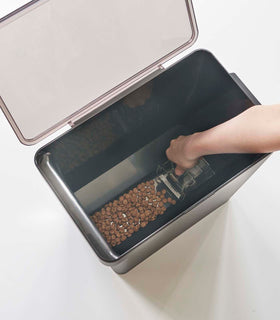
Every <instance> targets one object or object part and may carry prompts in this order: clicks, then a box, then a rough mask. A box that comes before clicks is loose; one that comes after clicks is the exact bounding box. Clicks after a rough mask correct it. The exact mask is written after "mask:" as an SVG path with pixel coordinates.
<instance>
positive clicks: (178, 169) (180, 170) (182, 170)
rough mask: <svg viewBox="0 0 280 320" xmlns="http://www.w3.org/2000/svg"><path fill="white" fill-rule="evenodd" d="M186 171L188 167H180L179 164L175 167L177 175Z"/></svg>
mask: <svg viewBox="0 0 280 320" xmlns="http://www.w3.org/2000/svg"><path fill="white" fill-rule="evenodd" d="M185 171H186V169H183V168H182V167H179V166H177V167H176V168H175V174H176V175H177V176H181V175H182V174H183V173H184V172H185Z"/></svg>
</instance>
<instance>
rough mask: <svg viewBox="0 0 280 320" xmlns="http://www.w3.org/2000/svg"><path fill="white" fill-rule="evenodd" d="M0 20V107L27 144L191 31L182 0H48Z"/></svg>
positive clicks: (182, 42)
mask: <svg viewBox="0 0 280 320" xmlns="http://www.w3.org/2000/svg"><path fill="white" fill-rule="evenodd" d="M39 4H40V5H38V4H37V5H35V6H34V7H33V6H31V7H29V8H26V9H25V10H24V11H22V12H20V13H18V14H16V15H15V16H13V17H12V18H10V19H8V20H5V21H4V22H2V23H1V24H0V47H1V51H0V74H1V77H0V96H1V107H2V109H3V110H4V113H5V114H6V116H7V117H8V119H9V121H10V123H11V125H12V126H13V128H14V130H15V132H16V134H17V135H18V137H19V139H20V140H21V142H23V143H25V144H33V143H35V142H37V141H39V140H41V138H42V137H43V136H46V135H47V134H48V133H50V132H51V131H53V130H54V128H56V127H57V128H58V127H59V126H61V125H62V124H66V123H67V122H68V121H69V120H70V119H71V116H73V115H77V113H78V112H79V110H82V109H84V108H85V107H86V106H88V105H90V103H91V102H93V101H96V99H98V97H100V96H102V95H103V94H104V93H106V92H108V91H110V90H111V89H112V88H114V87H116V86H118V85H120V84H121V83H123V82H124V81H126V80H127V79H129V78H131V77H132V76H133V75H135V74H137V73H139V72H141V71H142V70H144V69H145V68H147V67H148V66H151V65H153V64H154V63H155V62H157V61H160V60H161V59H162V58H164V57H166V56H167V55H169V54H170V53H171V52H173V51H174V50H176V49H180V48H182V46H189V45H190V43H191V42H193V41H194V39H195V37H196V34H195V32H196V29H195V26H194V21H193V19H194V17H193V15H192V10H191V4H190V3H189V1H187V2H186V1H185V0H153V1H151V0H134V1H131V0H119V1H113V0H106V1H96V0H75V1H73V2H71V1H68V0H48V1H44V0H43V1H42V2H40V3H39Z"/></svg>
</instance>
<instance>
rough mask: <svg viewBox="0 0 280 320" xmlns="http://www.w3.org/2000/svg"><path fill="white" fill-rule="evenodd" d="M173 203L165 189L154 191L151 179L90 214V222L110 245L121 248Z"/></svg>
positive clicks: (153, 183) (174, 201)
mask: <svg viewBox="0 0 280 320" xmlns="http://www.w3.org/2000/svg"><path fill="white" fill-rule="evenodd" d="M175 204H176V200H173V199H171V198H170V197H167V191H166V190H165V189H163V190H161V191H156V188H155V182H154V181H153V180H150V181H146V182H142V183H140V184H138V185H137V187H135V188H133V189H132V190H130V191H128V192H127V193H125V194H123V195H121V196H120V197H119V198H118V199H117V200H114V201H112V202H109V203H107V204H105V205H104V207H103V208H102V209H101V210H100V211H97V212H96V213H94V214H93V216H92V220H93V221H94V223H95V225H96V226H97V228H98V229H99V231H100V233H101V234H102V235H103V236H104V238H105V239H106V240H107V242H108V243H109V244H110V245H111V246H113V247H114V246H116V245H120V244H121V243H122V242H124V241H125V240H126V239H127V238H129V237H131V236H132V235H133V234H134V233H135V232H137V231H138V230H139V229H140V228H145V227H146V226H147V224H148V223H149V222H151V221H155V220H156V219H157V216H158V215H162V214H163V213H164V212H165V211H166V208H167V206H169V205H175Z"/></svg>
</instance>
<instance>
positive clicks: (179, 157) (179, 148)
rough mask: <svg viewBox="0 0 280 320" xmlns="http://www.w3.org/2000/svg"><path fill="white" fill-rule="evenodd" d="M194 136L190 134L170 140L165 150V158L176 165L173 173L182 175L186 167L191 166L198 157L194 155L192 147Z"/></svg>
mask: <svg viewBox="0 0 280 320" xmlns="http://www.w3.org/2000/svg"><path fill="white" fill-rule="evenodd" d="M194 137H195V134H192V135H189V136H180V137H178V138H177V139H174V140H171V142H170V146H169V148H168V149H167V150H166V156H167V158H168V159H169V160H170V161H172V162H174V163H175V164H176V165H177V166H176V168H175V174H176V175H178V176H180V175H182V174H183V173H184V172H185V171H186V170H187V169H190V168H192V167H193V166H194V165H195V164H196V162H197V161H198V158H199V157H198V156H196V155H195V150H194V147H193V140H194Z"/></svg>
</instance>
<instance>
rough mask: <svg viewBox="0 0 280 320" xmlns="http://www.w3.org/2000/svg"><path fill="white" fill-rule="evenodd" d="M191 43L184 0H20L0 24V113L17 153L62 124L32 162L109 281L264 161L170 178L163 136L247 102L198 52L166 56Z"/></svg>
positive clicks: (234, 81)
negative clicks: (15, 142)
mask: <svg viewBox="0 0 280 320" xmlns="http://www.w3.org/2000/svg"><path fill="white" fill-rule="evenodd" d="M197 35H198V31H197V26H196V22H195V16H194V12H193V7H192V3H191V1H189V0H186V1H185V0H153V1H143V0H141V1H129V0H120V1H117V2H116V1H112V0H108V1H105V2H102V1H93V0H76V1H73V2H71V3H69V1H67V0H49V1H32V2H30V3H27V4H26V5H25V6H24V7H22V8H19V9H18V10H17V11H15V12H13V13H11V14H9V15H8V16H6V17H4V18H2V20H1V24H0V46H1V51H0V74H1V77H0V95H1V108H2V110H3V112H4V114H5V115H6V117H7V119H8V121H9V122H10V124H11V125H12V127H13V129H14V131H15V133H16V135H17V136H18V138H19V140H20V141H21V142H22V143H24V144H26V145H32V144H35V143H36V142H38V141H40V140H42V139H43V138H45V137H47V136H48V135H49V134H51V133H53V132H54V131H56V130H58V129H59V128H62V127H64V126H69V130H68V131H66V133H64V134H63V135H61V136H60V137H58V138H56V139H55V140H53V141H52V142H50V143H49V144H47V145H46V146H44V147H43V148H41V149H40V150H39V151H38V152H37V153H36V155H35V163H36V166H37V167H38V169H39V170H40V172H41V173H42V175H43V177H44V178H45V179H46V181H47V182H48V184H49V185H50V186H51V188H52V190H53V191H54V192H55V193H56V195H57V197H58V198H59V200H60V201H61V202H62V204H63V205H64V207H65V209H66V211H67V212H68V213H69V214H70V216H71V217H72V218H73V220H74V222H75V223H76V225H77V227H78V228H79V229H80V230H81V233H82V234H83V235H84V237H85V238H86V240H87V241H88V243H89V244H90V246H91V247H92V249H93V251H94V252H95V253H96V255H97V256H98V257H99V259H100V260H101V262H103V263H104V264H106V265H108V266H111V267H112V268H113V270H114V271H116V272H117V273H125V272H127V271H129V270H130V269H131V268H133V267H134V266H136V265H137V264H139V263H140V262H141V261H143V260H144V259H145V258H147V257H148V256H150V255H151V254H152V253H154V252H155V251H157V250H158V249H160V248H161V247H162V246H164V245H165V244H167V243H168V242H169V241H171V240H172V239H173V238H175V237H176V236H178V235H179V234H180V233H182V232H183V231H185V230H186V229H188V228H190V227H191V226H192V225H193V224H195V223H196V222H198V221H199V220H201V219H202V218H203V217H205V216H206V215H208V214H209V213H210V212H211V211H213V210H214V209H216V208H218V207H219V206H221V205H222V204H224V203H225V202H226V201H228V200H229V198H230V197H231V196H232V195H233V194H234V193H235V192H236V191H237V190H238V188H239V187H240V186H241V185H242V184H243V183H244V182H245V181H246V180H247V179H248V178H249V177H250V176H251V175H252V174H253V173H254V172H255V171H256V170H257V168H258V167H259V166H260V165H261V164H262V163H263V162H264V161H265V159H266V158H267V157H268V155H266V154H237V155H233V154H226V155H225V154H222V155H212V156H207V157H204V158H202V159H200V161H199V163H198V164H197V165H196V166H195V167H194V168H193V169H192V170H190V171H187V172H186V173H185V174H184V175H183V176H182V177H180V178H178V177H176V176H175V175H174V172H173V169H174V166H173V164H172V163H170V162H168V161H167V158H166V155H165V150H166V149H167V147H168V146H169V143H170V141H171V140H172V139H174V138H176V137H178V136H179V135H188V134H192V133H194V132H198V131H203V130H206V129H209V128H211V127H213V126H215V125H217V124H220V123H222V122H224V121H226V120H229V119H231V118H232V117H234V116H236V115H238V114H239V113H241V112H243V111H244V110H246V109H247V108H249V107H251V106H253V105H255V104H258V103H259V102H258V101H257V99H256V98H255V97H254V96H253V95H252V93H251V92H250V91H249V90H248V89H247V88H246V86H245V85H244V84H243V83H242V82H241V80H240V79H239V78H238V76H237V75H235V74H233V73H228V72H227V71H226V70H225V69H224V68H223V67H222V65H221V64H220V63H219V62H218V60H217V59H216V58H215V57H214V56H213V55H212V54H211V53H210V52H208V51H206V50H198V51H195V52H192V53H190V54H189V55H188V56H187V57H185V58H184V59H183V60H180V61H178V59H177V60H176V56H177V55H178V54H179V53H180V52H182V51H183V50H185V49H187V48H189V47H190V46H191V45H192V44H193V43H194V42H195V40H196V38H197ZM173 58H174V59H173ZM175 60H176V61H177V62H176V63H174V62H173V61H175Z"/></svg>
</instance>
